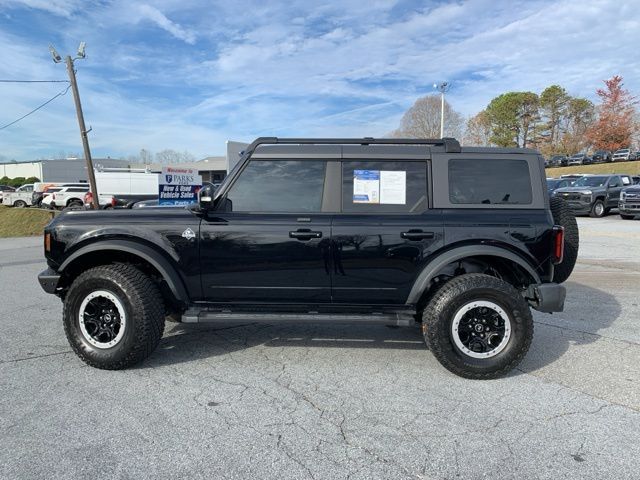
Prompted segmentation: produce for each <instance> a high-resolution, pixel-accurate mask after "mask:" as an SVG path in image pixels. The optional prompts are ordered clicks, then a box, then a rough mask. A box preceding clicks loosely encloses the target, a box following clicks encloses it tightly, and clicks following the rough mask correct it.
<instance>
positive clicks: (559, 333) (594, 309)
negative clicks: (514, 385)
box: [519, 281, 622, 372]
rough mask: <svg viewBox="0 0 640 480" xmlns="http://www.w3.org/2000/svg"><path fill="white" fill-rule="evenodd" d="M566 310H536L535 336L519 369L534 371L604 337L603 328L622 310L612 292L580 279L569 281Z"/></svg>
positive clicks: (610, 323) (567, 284)
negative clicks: (570, 349)
mask: <svg viewBox="0 0 640 480" xmlns="http://www.w3.org/2000/svg"><path fill="white" fill-rule="evenodd" d="M565 286H566V287H567V299H566V302H565V306H564V312H562V313H554V314H553V315H546V314H540V313H534V324H535V325H534V328H535V331H534V337H533V342H532V344H531V348H530V349H529V353H528V354H527V356H526V357H525V358H524V360H523V362H522V363H521V364H520V366H519V370H521V371H524V372H533V371H535V370H539V369H542V368H544V367H546V366H548V365H551V364H553V363H555V362H556V361H558V359H560V358H561V357H562V356H563V355H564V354H565V352H566V351H567V350H568V349H569V348H570V347H571V346H572V345H589V344H591V343H594V342H596V341H597V340H598V339H599V338H600V334H599V333H598V332H599V331H601V330H603V329H606V328H608V327H609V326H611V325H612V324H613V323H614V322H615V321H616V319H617V318H618V317H619V316H620V314H621V313H622V307H621V305H620V303H619V302H618V300H617V299H616V298H615V297H614V296H613V295H611V294H610V293H608V292H606V291H604V290H601V289H597V288H593V287H592V286H589V285H585V284H584V283H580V282H577V281H569V282H566V283H565Z"/></svg>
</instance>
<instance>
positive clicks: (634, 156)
mask: <svg viewBox="0 0 640 480" xmlns="http://www.w3.org/2000/svg"><path fill="white" fill-rule="evenodd" d="M639 158H640V157H638V152H630V153H629V161H632V160H638V159H639Z"/></svg>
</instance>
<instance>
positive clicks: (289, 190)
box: [38, 138, 578, 379]
mask: <svg viewBox="0 0 640 480" xmlns="http://www.w3.org/2000/svg"><path fill="white" fill-rule="evenodd" d="M541 166H542V164H541V160H540V157H539V156H538V153H537V152H535V151H533V150H528V149H520V150H516V149H501V148H479V147H461V146H460V144H459V143H458V142H457V141H456V140H455V139H450V138H446V139H436V140H427V139H421V140H417V139H416V140H406V139H402V140H394V139H374V138H360V139H300V138H296V139H279V138H260V139H257V140H256V141H254V142H253V143H252V144H251V145H250V146H248V147H247V148H246V149H245V150H244V153H243V155H242V157H241V158H240V160H239V163H238V165H237V167H236V168H234V169H233V170H232V171H231V173H230V174H229V176H228V177H227V179H226V180H225V181H224V183H223V184H222V185H221V186H220V188H218V189H217V190H216V191H215V192H214V191H213V188H212V187H209V186H208V187H205V188H203V189H202V190H201V192H200V196H199V202H198V203H197V204H196V205H194V206H193V207H192V208H180V209H168V208H165V209H155V208H146V209H145V208H141V209H135V210H131V211H125V210H116V211H114V212H111V213H112V214H110V215H104V213H103V212H95V211H78V212H69V213H67V214H64V215H59V216H58V217H56V218H55V219H53V220H52V221H51V222H50V223H49V224H48V225H47V226H46V227H45V231H44V254H45V256H46V259H47V264H48V269H47V270H45V271H43V272H42V273H41V274H40V275H39V277H38V279H39V281H40V284H41V286H42V287H43V289H44V290H45V291H46V292H48V293H51V294H56V295H58V296H59V297H60V298H61V299H62V301H63V302H64V308H63V312H64V313H63V323H64V330H65V332H66V335H67V338H68V340H69V342H70V344H71V346H72V348H73V350H74V351H75V353H76V354H77V355H78V356H79V357H80V359H81V360H83V361H84V362H86V363H87V364H88V365H90V366H93V367H96V368H102V369H110V370H115V369H123V368H127V367H130V366H132V365H134V364H136V363H139V362H141V361H142V360H143V359H144V358H146V357H147V356H149V355H150V354H151V353H152V352H153V351H154V349H155V348H156V347H157V346H158V343H159V341H160V338H161V337H162V331H163V328H164V322H165V318H166V316H167V315H172V316H173V317H174V318H177V319H179V320H180V321H182V322H185V323H199V322H212V323H214V324H228V323H229V322H247V321H249V322H268V323H272V322H274V321H298V322H313V323H324V324H330V323H331V322H336V321H337V322H341V323H359V324H363V323H378V324H383V325H385V324H387V325H388V324H392V325H401V326H412V325H415V320H416V319H419V320H420V331H421V332H422V335H423V337H424V340H425V342H426V344H427V346H428V347H429V350H430V352H431V353H432V354H433V355H434V356H435V358H436V359H437V360H438V361H439V362H440V363H441V364H442V365H443V366H444V367H445V368H447V369H448V370H450V371H451V372H453V373H454V374H456V375H460V376H462V377H466V378H474V379H488V378H495V377H499V376H503V375H505V374H506V373H507V372H509V371H510V370H512V369H513V368H514V367H515V366H516V365H517V364H518V363H519V362H520V360H521V359H522V358H523V357H524V356H525V354H526V352H527V350H528V348H529V345H530V344H531V340H532V336H533V317H532V315H531V312H530V308H534V309H537V310H539V311H542V312H554V311H562V309H563V308H564V299H565V295H566V289H565V287H564V286H563V285H561V283H562V282H563V281H565V280H566V279H567V278H568V277H569V275H570V274H571V271H572V269H573V267H574V264H575V260H576V258H577V254H578V231H577V224H576V220H575V218H574V216H573V215H572V214H571V212H570V210H569V208H568V207H567V205H566V204H565V203H564V202H563V201H562V200H560V199H557V198H553V199H551V200H550V201H549V200H548V199H547V197H546V195H545V193H546V191H545V187H544V186H543V180H544V177H541V175H542V172H541V169H540V167H541ZM427 172H429V174H428V175H427ZM435 212H439V213H438V214H434V213H435ZM470 212H472V213H470ZM514 217H517V220H516V219H515V218H514ZM505 233H506V234H505Z"/></svg>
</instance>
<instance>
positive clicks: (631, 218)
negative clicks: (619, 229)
mask: <svg viewBox="0 0 640 480" xmlns="http://www.w3.org/2000/svg"><path fill="white" fill-rule="evenodd" d="M620 218H622V219H623V220H633V219H634V218H635V215H623V214H622V213H621V214H620Z"/></svg>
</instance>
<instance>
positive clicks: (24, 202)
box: [2, 183, 33, 208]
mask: <svg viewBox="0 0 640 480" xmlns="http://www.w3.org/2000/svg"><path fill="white" fill-rule="evenodd" d="M31 192H33V183H27V184H26V185H22V186H21V187H19V188H16V190H15V191H13V192H4V193H3V197H2V203H4V204H5V205H9V206H12V207H17V208H24V207H29V206H30V205H31Z"/></svg>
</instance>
